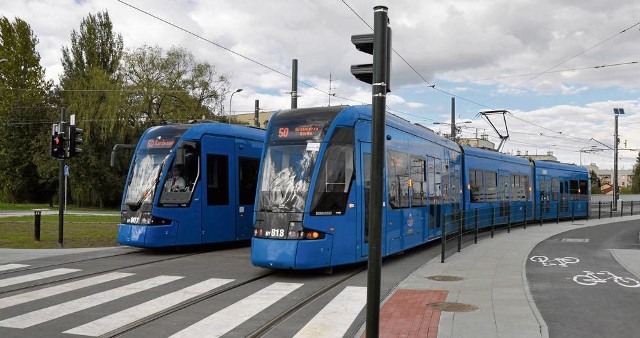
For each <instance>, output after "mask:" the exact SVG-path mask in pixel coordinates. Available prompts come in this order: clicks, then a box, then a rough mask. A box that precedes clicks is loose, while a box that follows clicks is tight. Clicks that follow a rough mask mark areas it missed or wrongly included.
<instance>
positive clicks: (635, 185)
mask: <svg viewBox="0 0 640 338" xmlns="http://www.w3.org/2000/svg"><path fill="white" fill-rule="evenodd" d="M631 192H632V193H634V194H640V153H638V157H636V165H634V166H633V180H632V181H631Z"/></svg>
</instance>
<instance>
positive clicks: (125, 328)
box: [99, 271, 277, 338]
mask: <svg viewBox="0 0 640 338" xmlns="http://www.w3.org/2000/svg"><path fill="white" fill-rule="evenodd" d="M276 273H277V272H276V271H270V272H268V273H265V274H262V275H259V276H256V277H253V278H250V279H247V280H245V281H242V282H239V283H236V284H233V285H230V286H227V287H223V288H220V289H216V290H211V291H209V292H206V293H203V294H201V295H199V296H197V297H194V298H191V299H188V300H186V301H184V302H182V303H180V304H177V305H175V306H172V307H169V308H167V309H164V310H162V311H160V312H157V313H155V314H153V315H151V316H148V317H145V318H143V319H140V320H138V321H135V322H133V323H131V324H128V325H125V326H123V327H120V328H118V329H116V330H113V331H111V332H108V333H106V334H104V335H101V336H99V337H100V338H110V337H119V336H121V335H123V334H126V333H130V332H132V331H135V330H136V329H137V328H140V327H143V326H145V325H149V324H152V323H153V322H155V321H156V320H159V319H161V318H163V317H165V316H167V315H170V314H173V313H176V312H178V311H180V310H183V309H186V308H188V307H190V306H193V305H196V304H198V303H201V302H203V301H205V300H207V299H210V298H213V297H216V296H219V295H221V294H224V293H227V292H230V291H233V290H236V289H238V288H240V287H242V286H245V285H248V284H251V283H254V282H257V281H260V280H262V279H265V278H267V277H270V276H272V275H274V274H276Z"/></svg>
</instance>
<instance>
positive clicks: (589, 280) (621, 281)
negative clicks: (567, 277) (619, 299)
mask: <svg viewBox="0 0 640 338" xmlns="http://www.w3.org/2000/svg"><path fill="white" fill-rule="evenodd" d="M610 279H613V281H614V282H616V283H617V284H618V285H621V286H624V287H627V288H637V287H640V282H638V281H637V280H635V279H633V278H630V277H620V276H616V275H614V274H612V273H611V272H609V271H600V272H593V271H584V275H576V276H573V281H574V282H576V283H578V284H580V285H596V284H598V283H606V282H607V281H608V280H610Z"/></svg>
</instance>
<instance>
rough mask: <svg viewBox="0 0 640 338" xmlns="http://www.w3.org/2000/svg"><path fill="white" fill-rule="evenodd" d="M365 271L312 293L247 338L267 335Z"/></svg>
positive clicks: (360, 269) (348, 275) (352, 273)
mask: <svg viewBox="0 0 640 338" xmlns="http://www.w3.org/2000/svg"><path fill="white" fill-rule="evenodd" d="M365 270H366V267H361V268H358V269H356V270H354V271H353V272H350V273H348V274H346V275H345V276H343V277H341V278H339V279H337V280H335V281H333V282H331V283H330V284H328V285H326V286H325V287H323V288H321V289H319V290H318V291H316V292H314V293H313V294H311V295H309V296H308V297H306V298H304V299H302V300H301V301H299V302H298V303H296V304H295V305H294V306H292V307H290V308H288V309H287V310H286V311H283V312H281V313H280V314H279V315H277V316H276V317H274V318H273V319H271V320H270V321H268V322H267V323H265V324H264V325H262V326H260V327H259V328H258V329H257V330H255V331H254V332H252V333H251V334H249V335H247V338H258V337H261V336H262V335H264V334H265V333H267V332H268V331H269V330H271V329H272V328H273V327H275V326H277V325H278V324H280V323H282V322H284V321H285V320H287V319H288V318H289V317H291V315H293V314H294V313H296V312H297V311H298V310H300V309H302V308H303V307H304V306H305V305H307V304H309V303H311V302H312V301H314V300H316V299H318V298H320V297H321V296H322V295H325V294H326V293H327V292H329V291H331V290H333V289H334V288H336V287H337V286H339V285H340V284H342V283H343V282H346V281H347V280H349V279H351V278H353V277H355V276H357V275H358V274H360V273H362V272H363V271H365Z"/></svg>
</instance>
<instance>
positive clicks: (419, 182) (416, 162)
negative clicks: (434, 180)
mask: <svg viewBox="0 0 640 338" xmlns="http://www.w3.org/2000/svg"><path fill="white" fill-rule="evenodd" d="M424 169H425V161H424V160H423V159H421V158H417V157H413V156H412V157H411V206H412V207H418V206H425V205H427V182H426V176H425V170H424Z"/></svg>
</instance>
